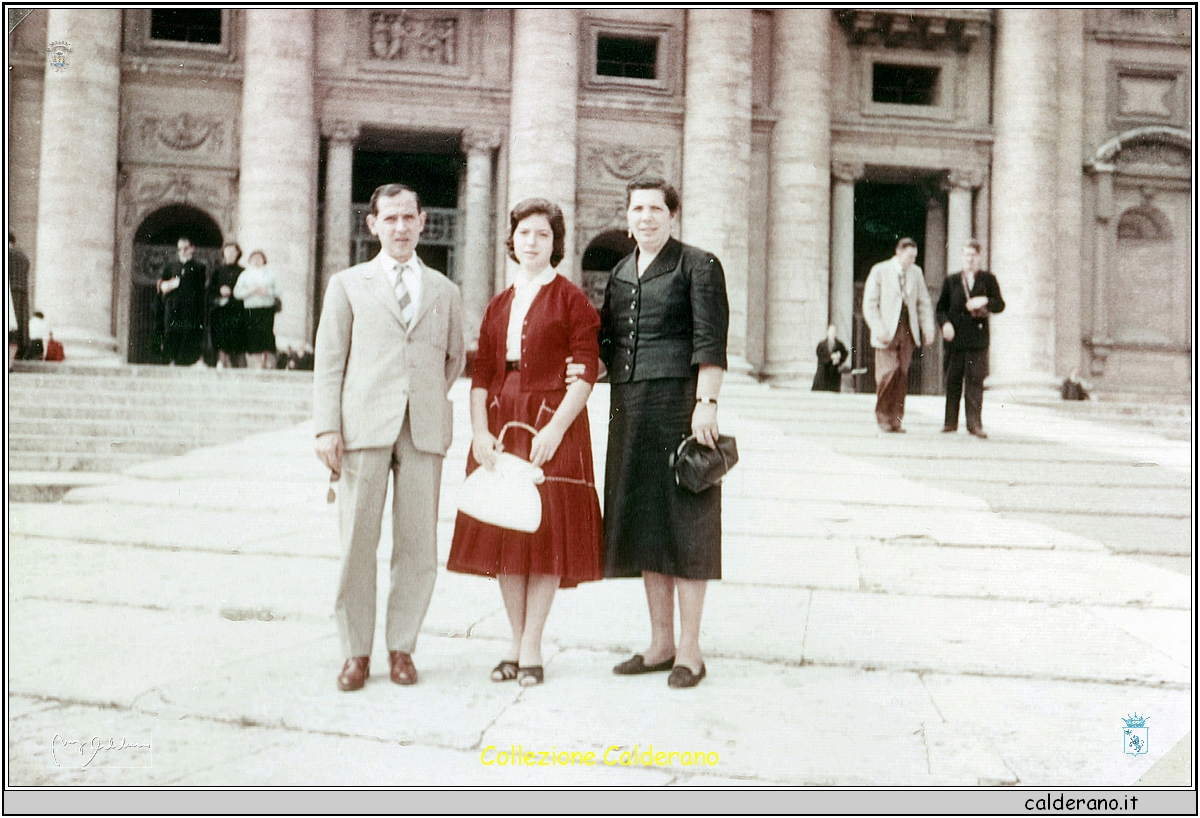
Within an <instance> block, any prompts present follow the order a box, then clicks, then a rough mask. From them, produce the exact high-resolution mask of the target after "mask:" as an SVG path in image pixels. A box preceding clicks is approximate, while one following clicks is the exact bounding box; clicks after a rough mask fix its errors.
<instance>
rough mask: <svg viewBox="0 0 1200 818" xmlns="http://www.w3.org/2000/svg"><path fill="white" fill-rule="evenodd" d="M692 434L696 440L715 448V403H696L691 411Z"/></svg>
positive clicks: (717, 435) (718, 435)
mask: <svg viewBox="0 0 1200 818" xmlns="http://www.w3.org/2000/svg"><path fill="white" fill-rule="evenodd" d="M692 434H693V435H695V436H696V440H698V441H700V442H701V443H703V444H704V445H705V446H707V447H708V448H710V449H715V448H717V438H718V437H720V434H719V433H718V432H717V405H716V404H715V403H697V404H696V408H695V409H694V410H693V411H692Z"/></svg>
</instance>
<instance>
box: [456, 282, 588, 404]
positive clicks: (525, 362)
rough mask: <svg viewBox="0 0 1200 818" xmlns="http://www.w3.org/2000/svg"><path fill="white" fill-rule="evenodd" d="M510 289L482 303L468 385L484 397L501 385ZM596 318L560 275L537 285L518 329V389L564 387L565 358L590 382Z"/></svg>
mask: <svg viewBox="0 0 1200 818" xmlns="http://www.w3.org/2000/svg"><path fill="white" fill-rule="evenodd" d="M515 293H516V291H515V290H514V288H512V287H509V288H508V289H506V290H504V291H503V292H501V293H499V294H498V295H496V297H495V298H493V299H492V300H491V302H489V303H488V305H487V309H486V310H485V311H484V313H483V323H482V324H481V325H480V327H479V349H478V351H477V352H476V355H475V363H474V365H473V366H472V369H471V387H472V388H476V389H486V390H488V394H489V395H493V394H495V393H497V392H499V391H500V387H501V386H502V385H503V384H504V373H505V353H506V346H507V336H508V316H509V313H510V312H511V311H512V302H513V297H514V295H515ZM599 330H600V316H599V314H597V312H596V308H595V307H593V306H592V302H590V301H588V298H587V296H586V295H584V294H583V290H581V289H579V287H577V286H575V285H574V284H572V283H571V282H570V281H568V280H567V279H565V278H563V277H562V276H561V275H556V276H555V277H554V278H553V280H551V281H550V283H548V284H546V285H545V286H543V287H542V289H541V290H539V291H538V294H537V295H536V296H534V299H533V303H532V304H530V305H529V312H528V313H527V314H526V316H525V325H524V327H523V328H522V330H521V391H522V392H557V391H563V390H565V389H566V388H567V386H566V382H565V380H564V379H565V377H566V370H567V363H566V361H567V357H568V356H569V357H571V358H573V359H574V362H575V363H577V364H583V366H584V371H583V375H582V376H581V377H582V379H583V380H585V381H587V382H588V383H591V384H594V383H595V382H596V378H597V376H598V374H599V369H600V345H599Z"/></svg>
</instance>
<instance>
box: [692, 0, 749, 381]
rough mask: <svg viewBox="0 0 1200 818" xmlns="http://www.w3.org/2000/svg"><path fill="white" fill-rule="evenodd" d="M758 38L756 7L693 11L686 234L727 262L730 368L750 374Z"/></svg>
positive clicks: (694, 241) (698, 244)
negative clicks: (755, 45) (752, 182)
mask: <svg viewBox="0 0 1200 818" xmlns="http://www.w3.org/2000/svg"><path fill="white" fill-rule="evenodd" d="M753 34H754V30H753V12H752V11H751V10H750V9H732V10H731V9H722V10H707V9H706V10H696V9H692V10H690V11H688V13H687V76H686V80H685V82H686V87H687V100H686V107H685V114H684V119H683V180H682V183H683V185H682V186H683V189H682V191H681V194H682V196H683V208H682V211H683V212H682V217H681V223H680V227H681V231H682V232H681V236H682V239H683V241H684V242H685V243H687V244H693V245H696V246H698V247H702V248H704V249H705V250H708V251H709V252H711V253H713V254H715V255H716V256H717V258H719V259H720V260H721V266H722V267H723V268H724V269H725V287H726V290H727V292H728V294H729V359H730V362H729V366H730V369H731V370H732V371H741V372H743V373H748V372H749V371H750V364H749V363H748V362H747V361H746V309H747V304H746V295H747V275H748V268H749V263H750V241H749V223H750V126H751V117H750V83H751V56H752V50H753V49H752V45H753Z"/></svg>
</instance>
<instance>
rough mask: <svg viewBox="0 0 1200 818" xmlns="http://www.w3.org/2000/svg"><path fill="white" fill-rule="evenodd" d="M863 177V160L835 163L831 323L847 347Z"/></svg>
mask: <svg viewBox="0 0 1200 818" xmlns="http://www.w3.org/2000/svg"><path fill="white" fill-rule="evenodd" d="M862 177H863V166H862V164H861V163H858V164H856V163H852V162H834V163H833V242H832V244H831V246H830V253H829V257H830V260H829V268H830V269H829V275H830V278H831V281H830V285H829V323H831V324H833V325H834V326H836V327H837V332H838V338H841V339H843V340H845V341H846V342H847V343H846V345H847V346H849V345H850V344H849V341H850V339H851V338H853V337H854V336H853V333H854V185H855V183H856V182H858V180H859V179H861V178H862ZM814 345H815V344H814Z"/></svg>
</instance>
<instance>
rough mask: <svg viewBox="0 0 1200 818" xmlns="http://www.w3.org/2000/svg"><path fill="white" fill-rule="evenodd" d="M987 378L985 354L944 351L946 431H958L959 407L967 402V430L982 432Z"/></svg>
mask: <svg viewBox="0 0 1200 818" xmlns="http://www.w3.org/2000/svg"><path fill="white" fill-rule="evenodd" d="M987 375H988V351H987V348H986V347H985V348H984V349H960V350H953V349H947V350H946V422H945V424H944V425H945V428H947V429H957V428H958V403H959V399H960V398H965V399H966V404H967V429H968V430H970V431H972V432H977V431H979V430H980V429H982V428H983V380H984V378H986V377H987Z"/></svg>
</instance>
